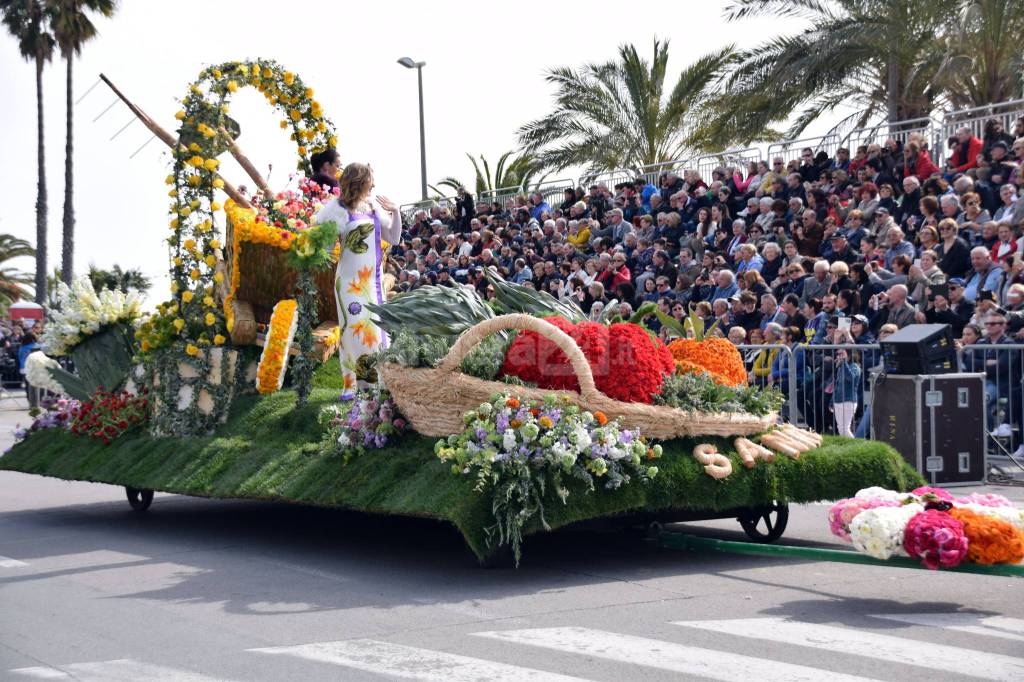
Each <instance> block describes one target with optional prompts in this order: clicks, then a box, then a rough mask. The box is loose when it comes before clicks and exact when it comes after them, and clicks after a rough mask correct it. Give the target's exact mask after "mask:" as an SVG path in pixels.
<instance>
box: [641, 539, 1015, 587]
mask: <svg viewBox="0 0 1024 682" xmlns="http://www.w3.org/2000/svg"><path fill="white" fill-rule="evenodd" d="M651 540H652V541H653V542H654V543H656V544H657V545H658V546H660V547H665V548H668V549H684V550H699V551H701V550H702V551H710V552H728V553H730V554H749V555H752V556H777V557H789V558H792V559H810V560H812V561H839V562H843V563H847V564H868V565H869V566H889V567H896V568H919V569H924V570H928V569H927V568H926V567H925V566H924V565H922V564H921V562H919V561H916V560H914V559H910V558H908V557H893V558H892V559H888V560H883V559H876V558H874V557H870V556H867V555H866V554H860V553H859V552H848V551H845V550H841V549H824V548H819V547H792V546H789V545H767V544H759V543H754V542H736V541H734V540H716V539H715V538H705V537H699V536H696V535H689V534H687V533H677V532H672V531H665V530H659V531H655V532H653V533H652V534H651ZM939 570H940V571H942V572H943V573H980V574H981V575H996V576H1001V577H1004V578H1024V565H1022V564H966V563H965V564H961V565H960V566H957V567H956V568H942V569H939Z"/></svg>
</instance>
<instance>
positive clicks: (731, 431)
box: [378, 314, 777, 440]
mask: <svg viewBox="0 0 1024 682" xmlns="http://www.w3.org/2000/svg"><path fill="white" fill-rule="evenodd" d="M507 329H520V330H528V331H532V332H537V333H538V334H540V335H542V336H544V337H545V338H547V339H549V340H550V341H552V342H553V343H554V344H555V345H556V346H558V348H559V349H560V350H561V351H562V352H563V353H565V355H566V357H568V358H569V362H570V363H571V365H572V369H573V372H574V373H575V374H576V378H577V379H578V380H579V384H580V392H579V393H576V392H574V391H552V390H548V389H541V388H526V387H523V386H515V385H512V384H505V383H502V382H497V381H484V380H483V379H478V378H476V377H471V376H468V375H466V374H463V373H461V372H459V371H458V367H459V363H461V362H462V359H463V358H464V357H465V356H466V354H468V353H469V351H471V350H472V349H473V347H474V346H476V345H477V344H478V343H480V341H482V340H483V339H484V338H486V337H488V336H490V335H491V334H494V333H495V332H498V331H502V330H507ZM378 373H379V375H380V378H381V380H382V382H383V383H384V386H385V387H386V388H387V389H388V391H390V392H391V395H392V396H393V397H394V399H395V402H396V403H397V404H398V408H399V409H400V410H401V411H402V414H403V415H405V417H406V418H407V419H408V420H409V423H410V424H411V425H412V427H413V428H414V429H415V430H416V431H418V432H419V433H422V434H423V435H426V436H447V435H449V434H453V433H458V432H460V431H462V428H463V422H462V415H463V414H464V413H465V412H467V411H469V410H472V409H475V408H476V407H477V406H478V405H480V403H483V402H487V401H488V400H490V398H491V396H492V395H494V394H495V393H502V392H508V393H513V394H515V395H517V396H519V397H520V398H529V399H534V400H539V399H541V398H543V397H544V396H547V395H552V394H554V395H557V396H565V397H567V398H568V399H569V400H570V401H572V402H573V403H575V404H576V405H578V406H579V407H581V408H582V409H585V410H589V411H591V412H596V411H598V410H600V411H601V412H604V414H605V415H606V416H607V417H608V418H609V419H616V418H617V419H619V420H620V421H621V423H622V424H623V425H625V426H628V427H630V428H639V429H640V430H641V432H642V433H643V434H644V435H645V436H648V437H650V438H657V439H659V440H667V439H670V438H678V437H681V436H749V435H754V434H758V433H762V432H764V431H766V430H767V429H768V428H770V427H771V426H772V425H774V424H775V421H776V418H777V414H776V413H771V414H768V415H765V416H763V417H762V416H756V415H752V414H741V413H708V412H685V411H683V410H677V409H675V408H672V407H665V406H659V405H646V404H643V403H625V402H621V401H618V400H613V399H611V398H609V397H608V396H606V395H605V394H603V393H601V392H600V391H598V390H597V387H596V386H595V385H594V375H593V373H592V372H591V370H590V363H589V362H588V361H587V358H586V357H585V356H584V355H583V351H581V350H580V348H579V346H577V345H576V342H575V341H573V339H572V337H571V336H569V335H568V334H566V333H565V332H563V331H562V330H561V329H559V328H558V327H556V326H554V325H553V324H550V323H548V322H545V321H544V320H542V319H540V318H537V317H531V316H530V315H523V314H514V315H500V316H498V317H494V318H491V319H489V320H484V321H483V322H480V323H478V324H476V325H475V326H473V327H471V328H469V329H467V330H466V331H465V332H463V333H462V335H461V336H460V337H459V338H458V340H457V341H456V342H455V345H454V346H452V347H451V350H449V351H448V355H446V356H445V358H444V360H442V361H441V364H439V365H438V366H437V367H436V368H433V369H430V368H416V369H413V368H409V367H403V366H401V365H398V364H394V363H385V364H382V365H380V366H379V367H378Z"/></svg>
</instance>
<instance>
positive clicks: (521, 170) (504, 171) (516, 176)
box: [430, 151, 547, 196]
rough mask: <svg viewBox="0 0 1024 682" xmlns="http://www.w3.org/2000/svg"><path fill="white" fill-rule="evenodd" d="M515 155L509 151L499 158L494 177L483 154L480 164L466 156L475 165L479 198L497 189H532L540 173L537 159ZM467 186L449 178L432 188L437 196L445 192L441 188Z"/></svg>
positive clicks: (471, 157) (542, 178) (474, 158)
mask: <svg viewBox="0 0 1024 682" xmlns="http://www.w3.org/2000/svg"><path fill="white" fill-rule="evenodd" d="M514 153H515V152H512V151H507V152H505V153H504V154H502V155H501V156H500V157H498V163H497V165H496V166H495V168H494V174H493V175H492V174H491V164H490V162H488V161H487V158H486V157H484V155H483V154H481V155H480V157H479V159H480V161H479V163H478V162H477V158H476V157H474V156H473V155H472V154H468V153H467V154H466V156H467V157H468V158H469V160H470V162H471V163H472V164H473V172H474V174H475V175H476V193H477V196H479V195H481V194H483V193H485V192H492V191H494V190H496V189H507V188H514V189H516V190H518V191H523V192H525V191H527V190H528V189H529V188H530V185H531V184H532V183H531V181H532V180H533V178H534V177H535V176H536V175H537V172H538V168H537V160H536V157H535V156H534V155H533V154H519V155H518V156H515V157H513V156H512V155H513V154H514ZM510 159H511V160H510ZM545 177H547V176H541V178H540V179H539V180H538V182H543V181H544V178H545ZM465 186H466V185H465V184H464V183H463V182H461V181H460V180H459V179H458V178H455V177H452V176H448V177H446V178H442V179H441V180H439V181H438V182H437V184H436V185H431V186H430V188H431V189H432V190H433V191H434V192H436V193H437V194H439V195H442V194H444V192H442V191H441V190H440V189H439V188H441V187H447V188H449V189H451V190H452V191H458V189H459V188H460V187H465Z"/></svg>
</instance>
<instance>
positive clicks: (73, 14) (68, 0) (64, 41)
mask: <svg viewBox="0 0 1024 682" xmlns="http://www.w3.org/2000/svg"><path fill="white" fill-rule="evenodd" d="M116 5H117V3H116V2H115V0H46V11H47V14H48V15H49V21H50V26H51V27H52V29H53V36H54V38H55V39H56V41H57V45H58V46H59V47H60V54H61V56H62V57H63V58H64V60H65V61H66V62H67V137H66V140H65V143H64V233H63V239H62V241H61V246H62V249H61V259H60V271H61V277H62V279H63V281H64V283H65V284H70V283H71V278H72V276H73V275H74V258H75V206H74V173H73V154H72V150H73V145H72V140H73V125H72V123H73V119H74V106H73V102H72V98H71V95H72V92H73V88H72V73H73V71H74V69H73V64H74V58H75V55H79V54H81V53H82V45H84V44H85V43H86V42H88V41H89V40H91V39H93V38H95V37H96V34H97V31H96V26H94V25H93V23H92V20H91V19H90V18H89V12H96V13H98V14H100V15H102V16H104V17H109V16H111V15H112V14H113V13H114V10H115V8H116Z"/></svg>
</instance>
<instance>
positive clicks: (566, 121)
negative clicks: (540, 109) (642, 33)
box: [518, 40, 736, 172]
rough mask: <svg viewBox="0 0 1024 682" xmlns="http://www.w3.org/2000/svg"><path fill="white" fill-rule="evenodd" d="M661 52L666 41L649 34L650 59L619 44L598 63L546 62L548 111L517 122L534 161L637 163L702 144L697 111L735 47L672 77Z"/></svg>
mask: <svg viewBox="0 0 1024 682" xmlns="http://www.w3.org/2000/svg"><path fill="white" fill-rule="evenodd" d="M668 56H669V43H668V41H667V40H666V41H659V40H655V41H654V45H653V54H652V58H651V59H650V60H648V59H646V58H644V57H642V56H641V55H640V54H639V52H638V51H637V48H636V47H635V46H634V45H622V46H621V47H619V53H618V58H617V59H615V60H612V61H609V62H606V63H604V64H585V65H583V66H582V67H579V68H571V67H560V68H556V69H552V70H551V71H549V72H548V74H547V77H546V78H547V81H548V82H549V83H551V84H552V85H554V86H555V88H556V92H555V96H554V102H553V107H552V111H551V113H549V114H548V115H547V116H545V117H543V118H541V119H538V120H535V121H531V122H529V123H527V124H526V125H524V126H522V127H521V128H520V129H519V131H518V137H519V142H520V144H522V145H523V148H524V150H525V151H526V152H528V153H533V154H536V157H537V164H538V166H540V167H541V168H545V169H551V170H562V169H565V168H569V167H574V166H582V167H584V168H585V169H586V170H587V171H588V172H595V171H600V170H608V169H613V168H624V167H627V168H639V167H641V166H646V165H650V164H655V163H661V162H664V161H670V160H673V159H678V158H681V157H682V156H684V155H685V154H687V153H689V152H693V151H695V150H697V149H701V148H704V147H706V146H707V142H708V140H707V138H706V136H705V133H704V130H703V127H702V119H701V117H700V116H698V115H697V114H698V113H699V112H701V111H702V110H703V109H706V108H708V107H709V106H710V105H711V102H712V100H713V99H714V98H715V97H716V96H717V95H718V93H717V92H716V88H715V86H716V84H717V83H718V82H719V80H720V76H721V74H722V72H723V70H724V69H726V67H728V66H730V65H732V64H733V63H734V61H735V56H736V53H735V50H734V48H733V47H732V46H728V47H725V48H723V49H722V50H720V51H718V52H715V53H713V54H709V55H706V56H704V57H701V58H700V59H698V60H697V61H695V62H693V63H692V64H690V65H689V66H687V67H686V68H684V69H683V71H682V73H680V74H679V77H678V78H677V79H676V80H675V82H674V83H668V82H667V77H668ZM726 142H728V140H726Z"/></svg>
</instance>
